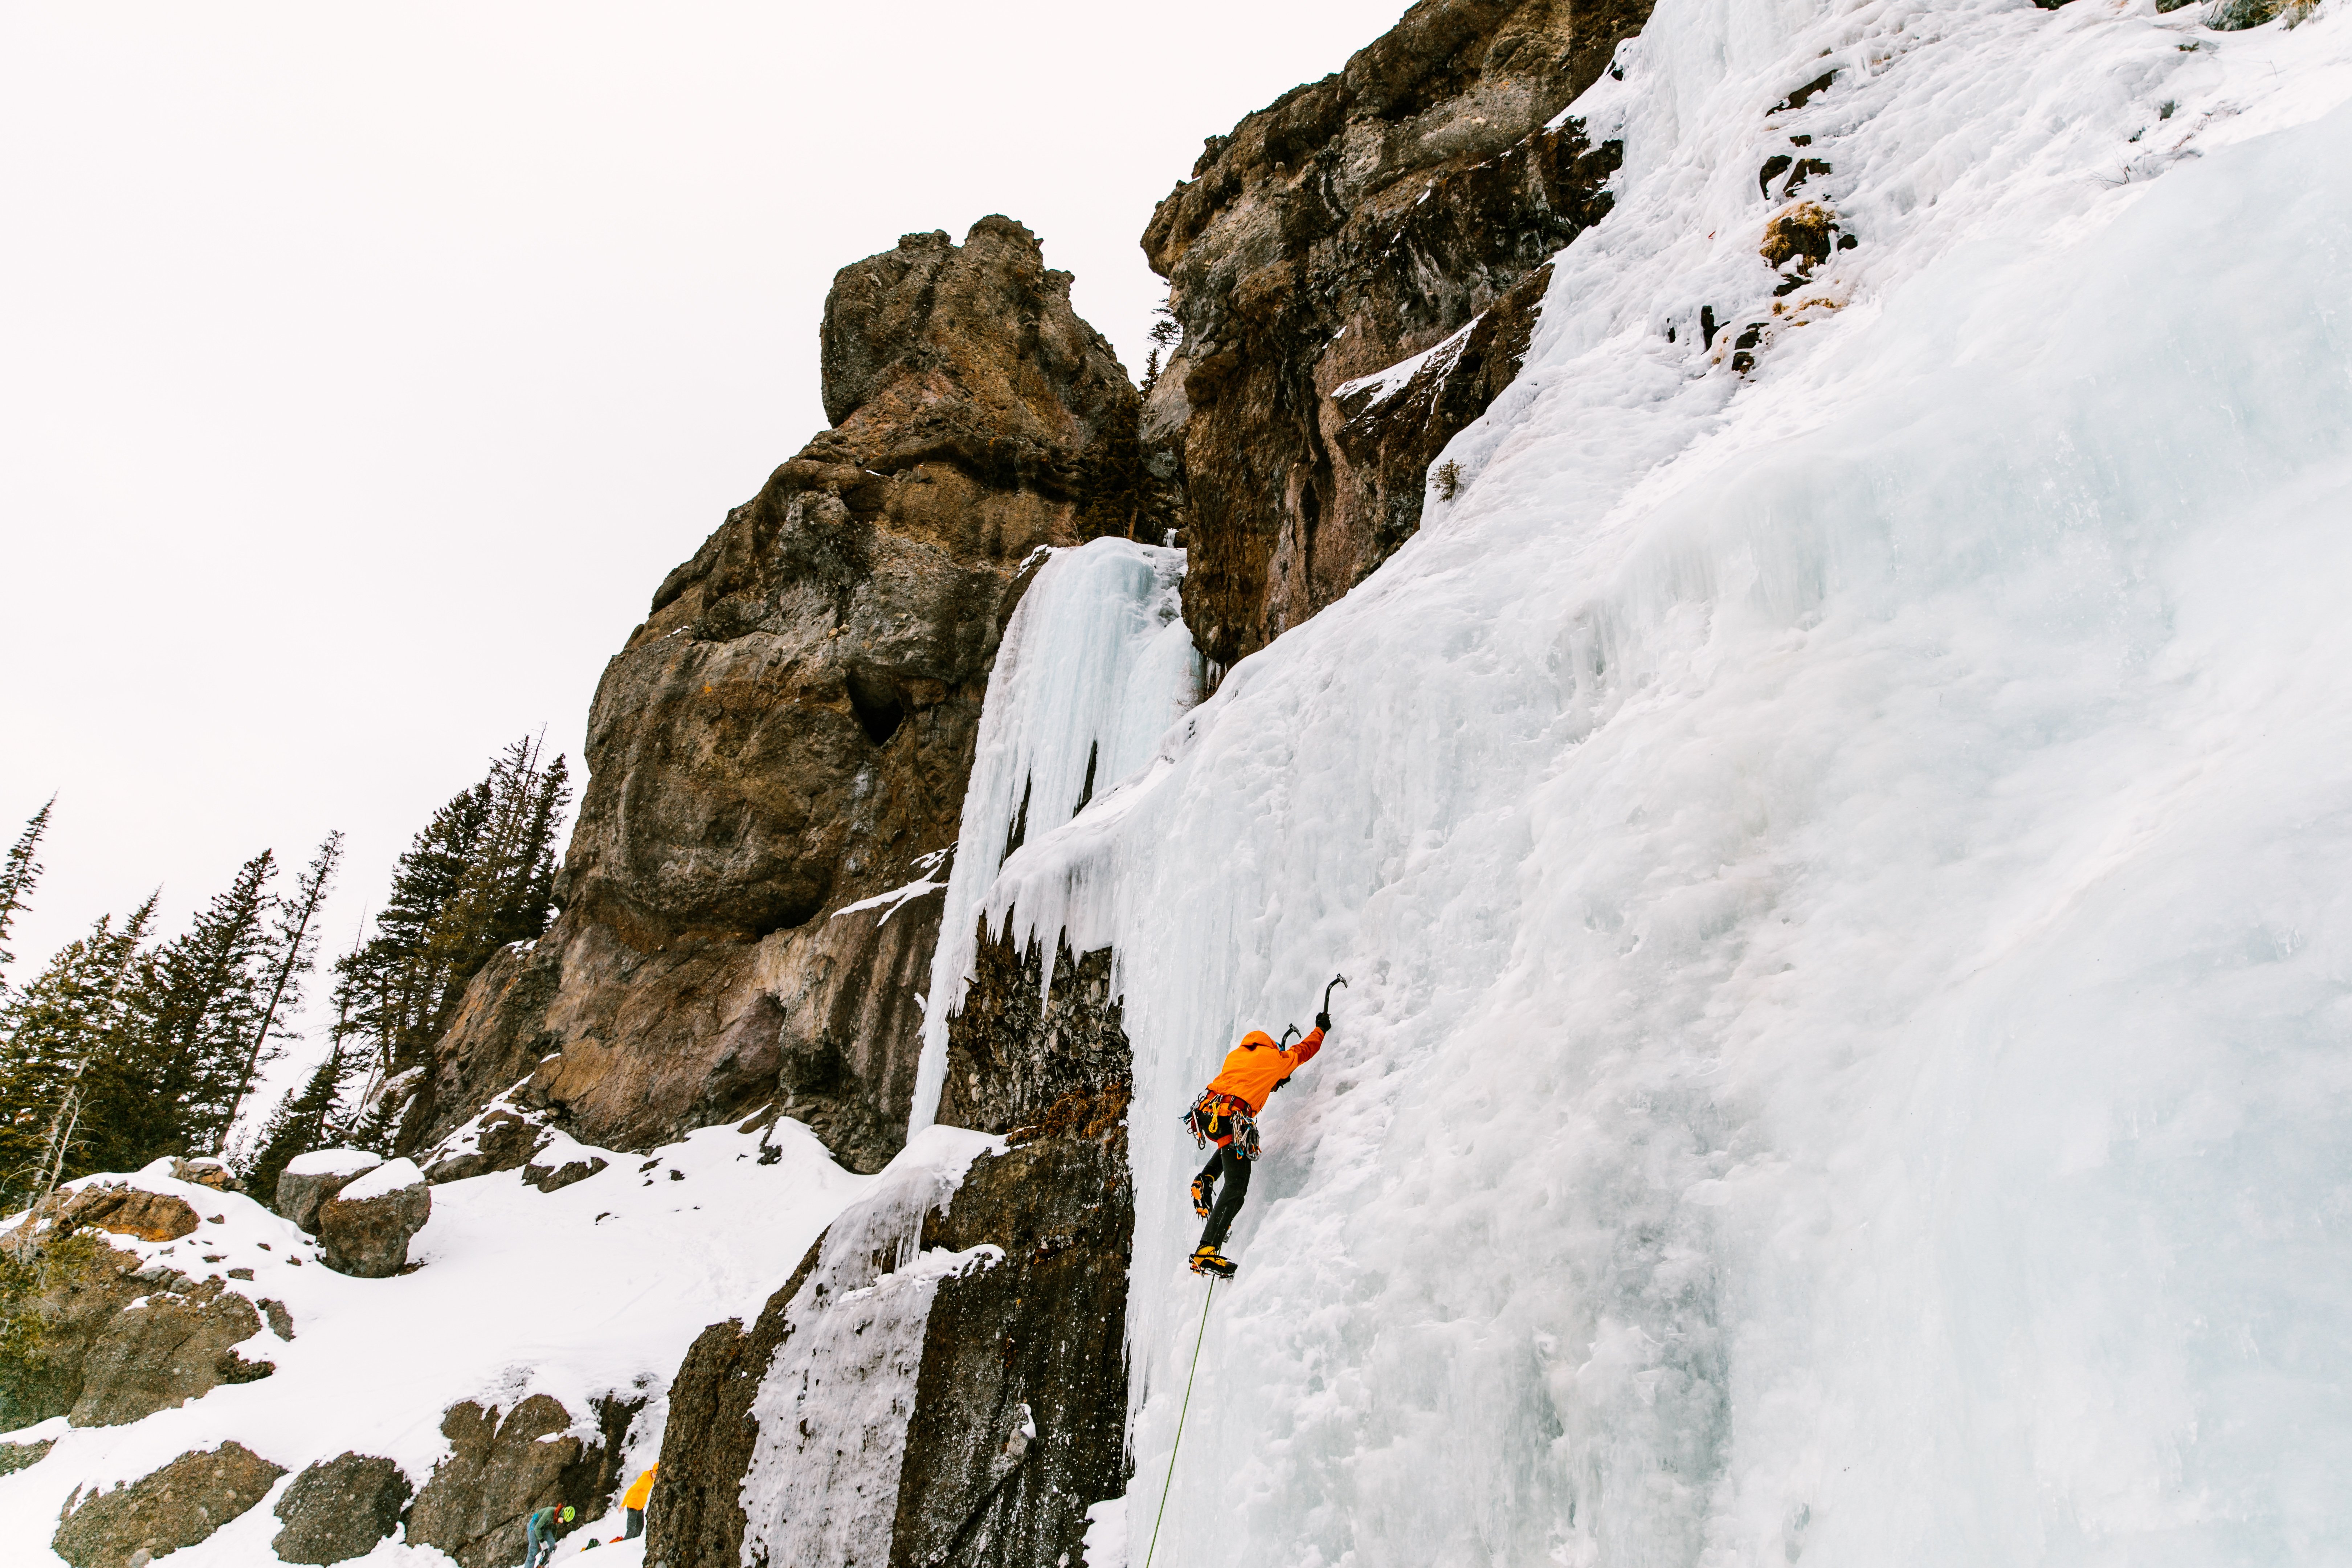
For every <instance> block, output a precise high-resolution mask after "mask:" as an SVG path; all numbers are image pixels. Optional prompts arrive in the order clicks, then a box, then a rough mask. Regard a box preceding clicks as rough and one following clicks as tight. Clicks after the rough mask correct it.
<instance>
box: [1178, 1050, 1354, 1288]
mask: <svg viewBox="0 0 2352 1568" xmlns="http://www.w3.org/2000/svg"><path fill="white" fill-rule="evenodd" d="M1330 1027H1331V1015H1330V1014H1328V1013H1318V1014H1316V1015H1315V1032H1314V1033H1313V1034H1311V1035H1309V1036H1307V1037H1306V1038H1305V1039H1303V1040H1301V1041H1299V1042H1298V1044H1297V1047H1296V1048H1293V1049H1285V1048H1284V1047H1281V1046H1278V1045H1276V1044H1275V1042H1274V1037H1273V1036H1271V1035H1268V1034H1267V1033H1265V1031H1264V1030H1263V1029H1253V1030H1251V1031H1250V1032H1249V1033H1248V1034H1246V1035H1244V1036H1243V1037H1242V1043H1241V1044H1240V1045H1238V1046H1235V1047H1234V1048H1233V1049H1232V1050H1230V1051H1228V1052H1226V1053H1225V1065H1224V1067H1223V1068H1222V1069H1221V1070H1220V1071H1219V1072H1218V1074H1217V1076H1216V1077H1215V1078H1213V1079H1210V1080H1209V1087H1208V1088H1206V1089H1202V1091H1201V1098H1200V1100H1198V1101H1196V1102H1195V1103H1194V1105H1193V1107H1192V1126H1193V1128H1194V1130H1195V1131H1197V1132H1198V1133H1199V1134H1200V1136H1202V1138H1205V1139H1207V1140H1209V1141H1210V1142H1212V1143H1213V1144H1214V1145H1215V1147H1214V1148H1213V1150H1212V1151H1211V1152H1210V1154H1209V1163H1207V1164H1206V1165H1203V1166H1202V1168H1201V1173H1200V1174H1199V1175H1197V1176H1195V1177H1193V1178H1192V1211H1193V1212H1194V1213H1195V1214H1199V1215H1205V1216H1206V1217H1207V1219H1208V1222H1209V1223H1208V1225H1207V1226H1205V1227H1204V1228H1203V1229H1202V1232H1201V1245H1200V1247H1198V1248H1197V1249H1196V1250H1195V1251H1194V1252H1193V1254H1192V1272H1193V1273H1195V1274H1214V1275H1217V1276H1219V1277H1220V1278H1222V1279H1231V1278H1233V1272H1234V1266H1233V1263H1232V1261H1231V1260H1230V1259H1228V1258H1226V1257H1225V1255H1224V1254H1223V1252H1222V1251H1221V1250H1219V1249H1220V1248H1222V1247H1223V1246H1224V1244H1225V1233H1226V1232H1227V1231H1230V1230H1231V1229H1233V1227H1234V1215H1238V1214H1240V1213H1241V1212H1242V1200H1243V1199H1244V1198H1245V1197H1247V1196H1248V1195H1249V1176H1250V1162H1251V1161H1252V1160H1254V1159H1255V1158H1256V1157H1257V1143H1256V1133H1255V1122H1256V1119H1257V1113H1258V1112H1259V1111H1261V1110H1265V1102H1266V1100H1267V1099H1268V1098H1269V1097H1270V1096H1271V1095H1272V1094H1273V1093H1274V1091H1275V1090H1276V1089H1280V1088H1281V1087H1282V1086H1283V1085H1284V1084H1286V1083H1288V1082H1289V1081H1290V1075H1291V1074H1292V1073H1294V1072H1297V1070H1298V1069H1299V1068H1303V1067H1305V1066H1306V1065H1307V1063H1308V1062H1310V1061H1313V1060H1314V1059H1315V1053H1316V1052H1318V1051H1319V1050H1321V1049H1322V1048H1323V1036H1324V1034H1325V1032H1326V1031H1327V1030H1328V1029H1329V1028H1330ZM1237 1133H1238V1134H1241V1136H1240V1137H1239V1138H1238V1140H1237V1139H1236V1136H1235V1135H1236V1134H1237ZM1220 1181H1223V1183H1224V1191H1223V1192H1222V1193H1220V1192H1218V1191H1217V1190H1216V1189H1217V1184H1218V1183H1219V1182H1220Z"/></svg>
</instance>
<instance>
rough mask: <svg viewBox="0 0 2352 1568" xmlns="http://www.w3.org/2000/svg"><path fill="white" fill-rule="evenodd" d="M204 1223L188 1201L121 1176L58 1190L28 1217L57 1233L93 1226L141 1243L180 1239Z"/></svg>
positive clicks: (33, 1222) (31, 1221) (30, 1223)
mask: <svg viewBox="0 0 2352 1568" xmlns="http://www.w3.org/2000/svg"><path fill="white" fill-rule="evenodd" d="M202 1223H203V1219H202V1216H200V1215H198V1214H197V1213H196V1211H195V1208H194V1205H191V1204H190V1203H189V1202H188V1200H187V1199H185V1198H183V1197H178V1196H175V1195H173V1194H170V1193H154V1192H149V1191H148V1190H147V1189H145V1188H144V1187H133V1186H126V1185H124V1184H123V1182H122V1178H121V1177H119V1176H117V1177H112V1178H110V1179H107V1180H103V1181H100V1180H93V1181H92V1182H90V1183H89V1184H88V1185H86V1186H82V1187H77V1188H71V1189H68V1190H67V1191H64V1192H59V1193H56V1194H52V1195H51V1196H50V1197H49V1199H48V1200H47V1202H46V1203H44V1204H42V1205H40V1206H39V1207H38V1208H37V1209H36V1210H35V1211H34V1213H33V1215H32V1217H31V1218H30V1219H29V1220H28V1221H26V1224H27V1225H29V1226H33V1227H34V1228H36V1229H37V1228H39V1227H40V1226H43V1225H47V1226H48V1228H49V1232H50V1234H52V1235H58V1236H63V1235H66V1234H68V1233H70V1232H71V1231H73V1230H74V1229H76V1228H77V1227H79V1226H92V1227H94V1228H96V1229H99V1230H105V1231H111V1232H113V1233H114V1234H115V1235H117V1236H131V1237H138V1238H139V1239H140V1240H141V1241H177V1240H179V1239H180V1237H184V1236H189V1235H193V1234H194V1231H195V1228H196V1226H198V1225H200V1224H202Z"/></svg>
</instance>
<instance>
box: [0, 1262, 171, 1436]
mask: <svg viewBox="0 0 2352 1568" xmlns="http://www.w3.org/2000/svg"><path fill="white" fill-rule="evenodd" d="M34 1258H35V1259H37V1263H38V1267H39V1268H40V1273H39V1275H38V1277H37V1285H36V1288H35V1290H34V1294H33V1300H32V1301H31V1308H32V1315H33V1318H34V1321H36V1322H37V1324H38V1326H39V1337H38V1340H37V1342H36V1344H35V1347H34V1349H33V1351H32V1353H31V1354H30V1355H28V1356H26V1357H25V1358H23V1359H20V1360H15V1361H13V1362H12V1363H9V1364H8V1365H7V1366H6V1367H5V1375H0V1431H14V1430H16V1428H18V1427H20V1426H31V1425H33V1423H35V1422H36V1421H46V1420H47V1419H48V1418H49V1417H50V1416H52V1415H66V1414H67V1413H68V1412H69V1411H71V1410H72V1409H73V1407H74V1405H75V1404H76V1402H77V1401H79V1399H80V1398H81V1394H82V1371H83V1366H84V1363H86V1362H87V1361H88V1359H89V1349H90V1346H91V1345H92V1344H93V1343H95V1342H97V1340H98V1338H99V1336H100V1334H102V1333H104V1332H105V1331H106V1326H107V1325H108V1324H109V1323H110V1322H112V1321H114V1317H115V1314H117V1313H118V1312H120V1311H121V1310H122V1309H123V1308H124V1307H126V1306H128V1305H129V1304H130V1303H131V1302H132V1301H134V1300H137V1299H138V1298H139V1297H141V1296H142V1295H145V1294H146V1293H147V1292H148V1290H149V1289H151V1288H152V1287H151V1286H150V1284H149V1283H148V1281H147V1280H146V1279H142V1278H140V1273H141V1268H140V1262H139V1259H138V1258H134V1257H133V1256H131V1254H130V1253H128V1252H123V1251H121V1250H119V1249H118V1248H115V1247H109V1246H107V1245H106V1244H105V1243H104V1242H102V1241H100V1240H98V1239H97V1238H96V1237H91V1236H89V1235H87V1234H84V1235H81V1236H66V1237H53V1238H52V1239H51V1240H49V1242H48V1243H47V1245H46V1246H45V1247H42V1248H41V1249H40V1250H39V1251H38V1252H37V1253H36V1254H35V1255H34ZM153 1278H154V1279H171V1278H175V1276H173V1275H172V1274H170V1272H169V1271H168V1270H164V1269H157V1270H155V1271H154V1275H153Z"/></svg>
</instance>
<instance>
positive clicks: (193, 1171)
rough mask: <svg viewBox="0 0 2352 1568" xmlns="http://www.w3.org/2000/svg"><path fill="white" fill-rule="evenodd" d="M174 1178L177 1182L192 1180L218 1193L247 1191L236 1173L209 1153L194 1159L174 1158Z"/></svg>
mask: <svg viewBox="0 0 2352 1568" xmlns="http://www.w3.org/2000/svg"><path fill="white" fill-rule="evenodd" d="M172 1179H173V1181H175V1182H192V1183H194V1184H196V1185H197V1186H200V1187H210V1188H211V1189H212V1190H213V1191H215V1192H216V1193H241V1192H243V1191H245V1184H244V1183H242V1182H240V1181H238V1180H237V1179H236V1173H235V1172H233V1171H231V1170H230V1169H229V1168H228V1167H227V1166H226V1165H225V1164H223V1163H221V1162H220V1161H218V1160H215V1159H214V1158H213V1157H212V1156H211V1155H209V1154H199V1155H197V1156H196V1157H195V1158H194V1159H193V1160H184V1159H178V1158H174V1159H173V1162H172Z"/></svg>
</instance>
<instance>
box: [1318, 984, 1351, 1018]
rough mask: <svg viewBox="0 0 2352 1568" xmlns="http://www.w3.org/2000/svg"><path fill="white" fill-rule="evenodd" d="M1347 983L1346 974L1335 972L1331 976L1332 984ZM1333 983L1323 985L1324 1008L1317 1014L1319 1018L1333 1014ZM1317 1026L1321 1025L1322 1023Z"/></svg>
mask: <svg viewBox="0 0 2352 1568" xmlns="http://www.w3.org/2000/svg"><path fill="white" fill-rule="evenodd" d="M1345 984H1348V977H1347V976H1346V975H1344V974H1334V975H1333V976H1331V985H1345ZM1331 985H1326V986H1325V987H1323V1010H1322V1011H1321V1012H1319V1013H1318V1014H1316V1015H1315V1016H1317V1017H1318V1018H1328V1017H1329V1016H1331ZM1318 1027H1321V1026H1320V1025H1318Z"/></svg>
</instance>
